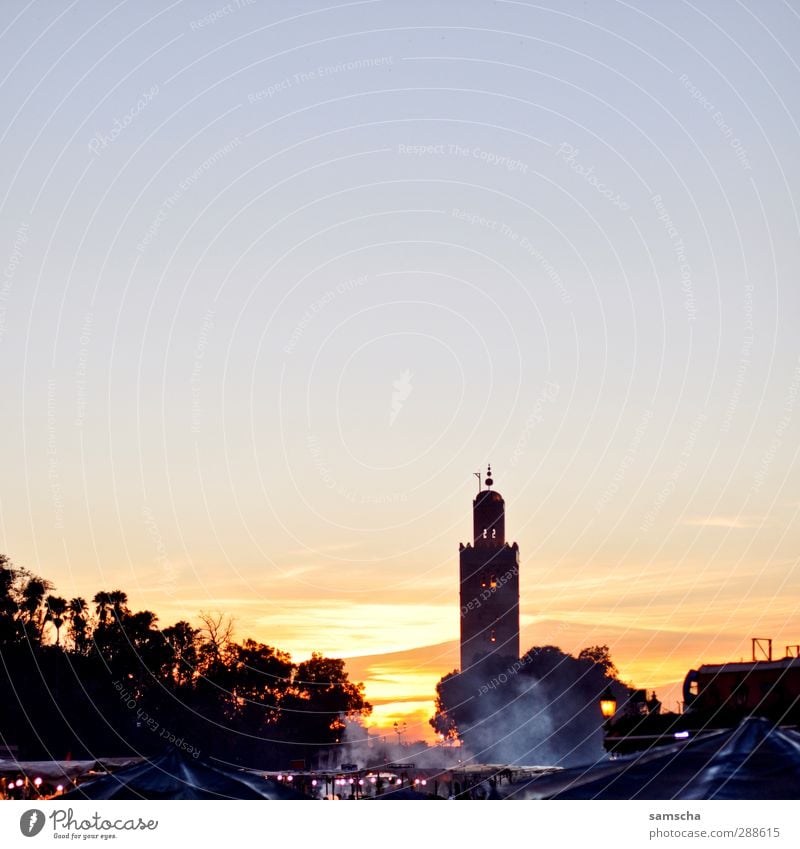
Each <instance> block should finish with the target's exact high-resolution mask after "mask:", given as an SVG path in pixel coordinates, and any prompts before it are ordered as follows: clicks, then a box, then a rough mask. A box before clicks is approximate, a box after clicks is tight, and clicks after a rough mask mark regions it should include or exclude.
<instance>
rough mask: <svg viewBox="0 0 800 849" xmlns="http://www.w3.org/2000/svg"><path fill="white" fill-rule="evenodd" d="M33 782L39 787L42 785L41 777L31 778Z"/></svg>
mask: <svg viewBox="0 0 800 849" xmlns="http://www.w3.org/2000/svg"><path fill="white" fill-rule="evenodd" d="M33 783H34V784H35V785H36V786H37V787H41V786H42V779H41V778H34V779H33Z"/></svg>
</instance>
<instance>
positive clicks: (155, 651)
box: [0, 555, 371, 766]
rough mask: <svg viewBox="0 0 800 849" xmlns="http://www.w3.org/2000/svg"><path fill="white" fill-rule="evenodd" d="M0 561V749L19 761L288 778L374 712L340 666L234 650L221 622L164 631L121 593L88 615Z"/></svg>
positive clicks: (267, 650)
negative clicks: (190, 760)
mask: <svg viewBox="0 0 800 849" xmlns="http://www.w3.org/2000/svg"><path fill="white" fill-rule="evenodd" d="M53 589H54V587H53V586H52V584H51V583H50V582H49V581H47V580H45V579H43V578H41V577H39V576H37V575H34V574H32V573H30V572H29V571H27V570H26V569H23V568H20V567H17V566H15V565H14V564H12V563H11V562H10V560H9V559H8V558H7V557H6V556H4V555H0V692H1V693H3V699H2V705H0V743H3V744H6V745H16V746H18V747H19V754H20V756H21V757H24V758H40V757H41V758H44V757H52V758H58V759H60V758H64V757H67V756H72V757H76V758H77V757H95V756H112V755H129V754H133V753H138V754H155V753H158V752H160V751H163V750H164V749H165V748H166V747H167V746H169V745H177V746H180V747H181V748H183V749H184V751H187V752H190V753H194V752H202V753H204V754H207V755H216V756H219V757H222V758H224V759H225V760H226V761H237V762H239V763H244V764H252V765H258V766H269V765H274V766H285V764H286V762H287V760H288V759H302V758H308V757H309V756H310V755H311V754H312V753H313V751H314V750H315V749H317V748H319V747H323V746H329V745H331V744H332V743H335V742H336V741H337V740H338V738H339V735H340V732H341V728H342V727H343V724H344V721H345V719H354V718H357V717H361V716H366V715H367V714H369V712H370V711H371V707H370V705H369V704H368V703H367V702H366V701H365V699H364V688H363V685H361V684H355V683H353V682H351V681H350V680H349V678H348V674H347V672H346V670H345V668H344V661H342V660H337V659H333V658H326V657H322V656H321V655H318V654H314V655H313V656H312V657H311V659H310V660H307V661H304V662H302V663H299V664H296V663H294V662H293V661H292V659H291V657H290V656H289V655H288V654H286V652H282V651H280V650H278V649H276V648H273V647H272V646H268V645H265V644H263V643H259V642H256V641H255V640H251V639H245V640H244V641H242V642H241V643H238V642H235V641H234V640H233V639H232V633H231V632H232V628H231V622H230V620H229V619H227V618H226V617H224V616H223V615H221V614H202V615H201V617H200V618H201V622H202V624H203V626H204V627H200V628H195V627H194V626H192V625H191V624H190V623H189V622H176V623H175V624H173V625H170V626H168V627H164V628H160V627H159V623H158V617H157V616H156V615H155V613H153V612H152V611H149V610H140V611H132V610H131V609H130V607H129V600H128V596H127V594H126V593H125V592H123V591H122V590H119V589H115V590H110V591H100V592H98V593H96V594H95V595H94V597H93V598H92V600H91V603H89V602H87V601H86V599H84V598H80V597H76V598H72V599H69V600H67V599H65V598H62V597H60V596H57V595H54V594H52V592H51V591H52V590H53Z"/></svg>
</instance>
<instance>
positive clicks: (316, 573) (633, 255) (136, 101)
mask: <svg viewBox="0 0 800 849" xmlns="http://www.w3.org/2000/svg"><path fill="white" fill-rule="evenodd" d="M798 44H800V13H799V12H798V9H797V6H796V4H791V3H788V2H774V3H769V4H762V3H755V2H748V3H741V2H722V0H718V1H716V2H715V1H714V0H708V2H701V3H688V2H676V3H670V4H663V3H658V2H655V1H654V0H647V2H634V3H624V2H613V0H604V2H599V3H587V2H569V0H567V2H559V3H550V4H546V3H545V4H537V3H532V2H517V0H513V1H512V0H500V2H482V0H474V2H463V0H461V2H455V0H453V2H447V0H445V1H444V2H437V3H429V2H425V3H423V2H417V0H403V2H400V0H396V2H395V1H393V0H364V1H363V2H350V3H339V4H335V3H329V4H325V3H316V2H295V3H292V4H283V3H276V2H266V0H251V2H246V0H232V1H231V2H230V3H227V4H226V3H222V2H219V0H211V2H195V3H188V2H176V3H172V4H170V5H166V4H162V3H156V2H131V1H130V0H129V2H121V3H117V4H114V3H101V2H73V3H65V4H57V5H56V4H51V3H44V2H38V3H37V2H31V3H24V2H15V0H8V2H6V3H5V4H4V15H3V17H2V21H0V47H2V49H1V50H0V106H2V112H3V116H4V121H3V122H2V128H0V133H1V135H2V150H3V157H2V159H0V220H1V221H2V227H0V242H1V244H0V263H2V268H3V272H2V278H1V279H0V357H2V365H3V368H2V370H0V392H1V393H2V398H3V405H2V409H3V413H4V415H3V430H4V439H3V441H2V466H3V476H2V485H0V551H4V552H5V553H7V554H8V555H9V556H10V557H11V558H12V559H13V560H14V562H16V563H17V564H18V565H21V566H25V567H27V568H29V569H32V570H33V571H36V572H38V573H40V574H42V575H45V576H47V577H48V578H50V579H51V580H52V581H53V582H54V583H55V584H56V587H57V590H58V592H59V593H60V594H62V595H66V596H72V595H78V594H80V595H84V596H91V595H93V594H94V592H96V591H97V590H98V589H101V588H104V589H114V588H117V587H119V588H123V589H124V590H126V591H127V593H128V595H129V597H130V600H131V605H132V606H133V607H135V608H137V609H138V608H148V609H152V610H154V611H156V612H157V614H158V615H159V618H160V622H161V623H162V624H169V623H171V622H173V621H175V620H177V619H179V618H188V619H190V620H192V621H194V622H197V615H198V613H199V611H201V610H206V611H208V610H219V611H224V612H226V613H228V614H230V615H232V616H233V617H234V620H235V623H236V636H237V637H239V638H244V637H245V636H252V637H255V638H257V639H259V640H261V641H263V642H266V643H269V644H272V645H276V646H278V647H280V648H282V649H285V650H288V651H290V652H291V653H292V655H293V656H294V657H295V658H296V659H302V658H304V657H308V656H309V655H310V653H311V652H312V651H321V652H324V653H326V654H331V655H335V656H340V657H346V658H349V659H350V660H349V662H348V668H349V669H350V671H351V675H352V677H353V678H355V679H356V680H363V681H365V683H366V685H367V696H368V698H369V699H370V700H371V701H372V702H373V704H374V705H375V712H374V716H373V719H372V722H373V723H375V724H376V725H378V726H383V727H390V726H391V723H392V722H394V721H407V724H408V726H409V731H408V734H409V735H412V734H413V735H414V736H423V735H428V736H429V734H430V733H431V732H430V729H427V728H426V720H427V717H428V716H430V715H431V713H432V699H433V692H434V686H435V683H436V681H437V680H438V679H439V677H441V675H443V674H445V673H447V672H449V671H451V670H452V669H453V668H455V667H456V666H457V665H458V652H457V645H456V640H457V636H458V628H459V608H458V586H457V569H458V543H459V542H460V541H464V542H466V541H467V540H468V539H469V536H470V532H471V515H470V510H471V500H472V497H473V495H474V491H475V483H476V482H475V479H474V478H473V476H472V475H473V472H475V471H477V470H478V469H480V468H484V467H485V465H486V464H487V463H489V462H490V463H492V466H493V469H494V473H495V474H494V477H495V481H496V486H497V488H498V489H499V490H500V491H501V492H502V494H503V495H504V497H505V499H506V503H507V521H506V528H507V536H508V538H509V539H511V540H516V541H517V542H518V543H519V546H520V560H521V569H520V580H521V611H522V641H521V642H522V646H523V649H526V648H528V647H530V646H533V645H538V644H545V643H548V644H555V645H559V646H561V647H562V648H563V649H565V650H568V651H577V650H579V649H580V648H582V647H583V646H586V645H590V644H608V645H609V647H610V649H611V653H612V656H613V658H614V659H615V661H616V663H617V665H618V667H619V669H620V673H621V675H622V677H623V678H624V679H625V680H627V681H630V682H631V683H633V684H636V685H637V686H639V687H656V688H657V689H659V694H660V695H662V698H663V699H664V701H665V704H666V705H667V706H668V707H670V708H674V707H675V702H676V701H677V700H678V699H680V692H679V688H677V687H676V685H675V682H680V681H681V680H682V678H683V676H684V674H685V672H686V671H687V670H688V669H690V668H692V667H693V666H696V665H698V664H699V663H702V662H721V661H724V660H729V659H739V658H740V657H745V658H747V657H749V655H750V642H749V641H750V638H751V637H754V636H758V637H772V638H774V640H775V646H776V653H778V654H780V653H781V652H782V651H783V647H784V646H785V645H789V644H795V643H800V623H798V615H797V613H798V600H799V594H798V577H800V576H799V574H798V555H797V552H798V547H799V544H800V533H798V522H797V517H798V509H799V508H800V463H798V446H800V439H798V436H800V401H799V400H798V392H799V391H800V336H798V334H797V326H798V325H797V320H798V307H799V306H800V303H799V302H800V289H798V287H797V269H798V265H799V262H800V240H798V231H799V230H800V227H799V226H798V221H799V219H798V210H797V206H796V202H795V198H796V197H798V196H800V192H799V191H798V188H800V158H798V157H797V155H796V152H797V149H798V129H799V128H798V121H799V120H800V108H798V102H797V96H796V92H797V88H798V76H799V72H800V67H799V66H798V60H800V50H798V47H797V45H798ZM663 694H665V695H663Z"/></svg>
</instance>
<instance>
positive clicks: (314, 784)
mask: <svg viewBox="0 0 800 849" xmlns="http://www.w3.org/2000/svg"><path fill="white" fill-rule="evenodd" d="M311 786H312V787H316V786H317V779H316V778H312V779H311Z"/></svg>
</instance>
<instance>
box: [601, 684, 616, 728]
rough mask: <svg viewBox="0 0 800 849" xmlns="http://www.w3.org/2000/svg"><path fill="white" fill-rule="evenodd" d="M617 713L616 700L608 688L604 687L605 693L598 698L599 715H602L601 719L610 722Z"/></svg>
mask: <svg viewBox="0 0 800 849" xmlns="http://www.w3.org/2000/svg"><path fill="white" fill-rule="evenodd" d="M616 712H617V700H616V699H615V698H614V694H613V693H612V692H611V688H610V687H606V689H605V692H604V693H603V695H602V696H600V713H602V714H603V719H605V720H606V721H608V720H610V719H611V717H613V716H614V714H615V713H616Z"/></svg>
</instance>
